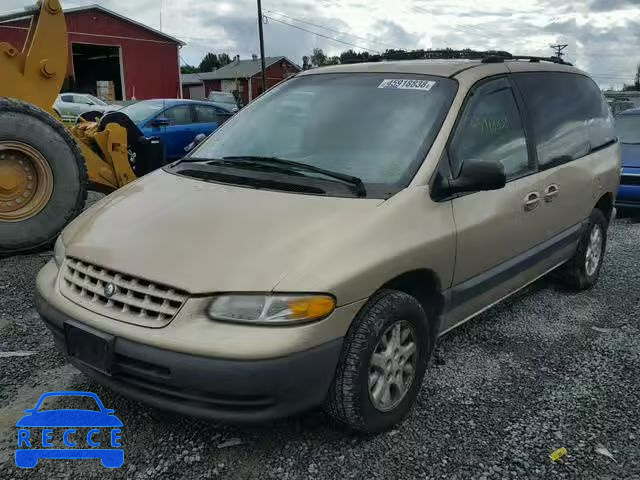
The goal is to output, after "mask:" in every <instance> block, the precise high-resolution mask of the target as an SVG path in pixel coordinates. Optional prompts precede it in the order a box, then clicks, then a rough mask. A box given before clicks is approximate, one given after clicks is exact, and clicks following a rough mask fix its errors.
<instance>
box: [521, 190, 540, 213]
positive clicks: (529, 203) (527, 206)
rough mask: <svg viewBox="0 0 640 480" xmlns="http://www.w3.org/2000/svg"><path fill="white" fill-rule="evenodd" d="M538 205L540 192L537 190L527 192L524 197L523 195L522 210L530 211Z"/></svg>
mask: <svg viewBox="0 0 640 480" xmlns="http://www.w3.org/2000/svg"><path fill="white" fill-rule="evenodd" d="M539 205H540V194H539V193H538V192H531V193H528V194H527V196H526V197H524V211H525V212H530V211H532V210H535V209H536V208H538V206H539Z"/></svg>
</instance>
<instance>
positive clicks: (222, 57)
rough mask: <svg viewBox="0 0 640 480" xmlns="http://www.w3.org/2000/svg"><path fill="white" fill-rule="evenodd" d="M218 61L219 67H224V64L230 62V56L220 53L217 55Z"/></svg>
mask: <svg viewBox="0 0 640 480" xmlns="http://www.w3.org/2000/svg"><path fill="white" fill-rule="evenodd" d="M218 62H220V66H219V67H224V66H225V65H229V64H230V63H231V57H230V56H229V55H228V54H226V53H221V54H220V55H218Z"/></svg>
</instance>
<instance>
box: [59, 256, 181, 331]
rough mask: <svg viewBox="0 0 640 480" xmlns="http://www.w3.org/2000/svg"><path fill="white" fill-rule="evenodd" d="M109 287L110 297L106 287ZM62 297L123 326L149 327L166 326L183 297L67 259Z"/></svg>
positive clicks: (61, 281) (133, 278) (94, 266)
mask: <svg viewBox="0 0 640 480" xmlns="http://www.w3.org/2000/svg"><path fill="white" fill-rule="evenodd" d="M108 285H113V287H115V288H113V294H112V295H107V292H106V289H107V288H106V287H107V286H108ZM60 289H61V291H62V294H63V295H64V296H65V297H67V298H68V299H69V300H72V301H73V302H75V303H77V304H78V305H80V306H82V307H84V308H86V309H88V310H91V311H93V312H96V313H98V314H101V315H105V316H108V317H111V318H115V319H117V320H121V321H123V322H128V323H134V324H136V325H144V326H149V327H162V326H164V325H166V324H168V323H169V322H170V321H171V320H172V319H173V317H174V316H175V315H176V313H178V310H180V308H181V307H182V305H183V304H184V302H185V301H186V300H187V293H186V292H183V291H180V290H176V289H173V288H169V287H165V286H163V285H158V284H154V283H151V282H147V281H145V280H142V279H139V278H135V277H132V276H130V275H124V274H121V273H117V272H113V271H111V270H108V269H106V268H102V267H98V266H96V265H92V264H90V263H86V262H83V261H81V260H77V259H75V258H67V259H66V260H65V262H64V265H63V267H62V278H61V280H60Z"/></svg>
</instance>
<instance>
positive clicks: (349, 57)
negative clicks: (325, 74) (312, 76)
mask: <svg viewBox="0 0 640 480" xmlns="http://www.w3.org/2000/svg"><path fill="white" fill-rule="evenodd" d="M490 55H496V56H504V57H509V56H511V54H510V53H509V52H506V51H502V50H489V51H478V50H471V49H470V48H465V49H462V50H453V49H451V48H445V49H439V50H424V49H419V50H394V49H389V50H386V51H385V52H384V53H380V54H378V53H370V52H367V51H363V52H356V51H355V50H353V49H349V50H345V51H344V52H342V53H341V54H340V55H339V56H337V57H327V56H326V55H325V53H324V52H323V51H322V49H320V48H316V49H314V50H313V55H311V57H310V64H311V66H313V67H322V66H324V65H336V64H338V63H342V64H347V63H362V62H380V61H382V60H418V59H479V58H483V57H487V56H490ZM304 58H308V57H303V65H304Z"/></svg>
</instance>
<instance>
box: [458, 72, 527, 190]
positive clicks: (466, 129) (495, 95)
mask: <svg viewBox="0 0 640 480" xmlns="http://www.w3.org/2000/svg"><path fill="white" fill-rule="evenodd" d="M449 158H450V161H451V170H452V173H453V176H454V177H457V176H458V175H459V174H460V171H461V170H462V166H463V165H464V164H465V163H468V162H474V161H481V162H496V163H497V162H499V163H501V164H502V165H503V166H504V170H505V173H506V176H507V181H509V180H513V179H515V178H518V177H521V176H523V175H525V174H527V173H528V172H530V171H532V170H534V166H533V164H532V162H531V160H530V159H529V152H528V150H527V141H526V137H525V133H524V128H523V126H522V120H521V118H520V112H519V110H518V105H517V103H516V99H515V97H514V94H513V91H512V90H511V86H510V84H509V82H508V81H507V80H506V79H504V78H501V79H498V80H491V81H489V82H487V83H485V84H483V85H481V86H480V87H479V88H478V89H476V90H475V92H473V93H472V96H471V98H470V100H469V101H468V102H467V105H466V107H465V110H464V111H463V113H462V116H461V117H460V122H459V124H458V127H457V129H456V132H455V135H454V138H453V141H452V143H451V146H450V147H449Z"/></svg>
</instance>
